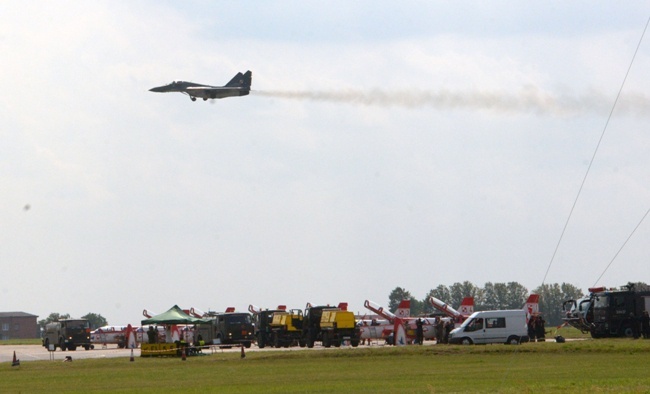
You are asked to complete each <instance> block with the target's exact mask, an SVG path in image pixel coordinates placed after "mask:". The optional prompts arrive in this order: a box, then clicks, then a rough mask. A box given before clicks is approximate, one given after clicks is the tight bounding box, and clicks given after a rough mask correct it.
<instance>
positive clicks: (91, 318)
mask: <svg viewBox="0 0 650 394" xmlns="http://www.w3.org/2000/svg"><path fill="white" fill-rule="evenodd" d="M81 318H82V319H86V320H88V322H90V329H91V330H94V329H96V328H99V327H104V326H107V325H108V321H106V318H105V317H104V316H102V315H100V314H98V313H92V312H89V313H87V314H85V315H84V316H81Z"/></svg>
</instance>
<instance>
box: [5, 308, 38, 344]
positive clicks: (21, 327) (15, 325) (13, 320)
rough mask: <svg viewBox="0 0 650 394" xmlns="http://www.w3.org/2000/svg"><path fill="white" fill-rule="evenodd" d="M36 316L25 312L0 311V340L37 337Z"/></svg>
mask: <svg viewBox="0 0 650 394" xmlns="http://www.w3.org/2000/svg"><path fill="white" fill-rule="evenodd" d="M37 318H38V316H36V315H32V314H30V313H25V312H0V340H3V341H5V340H7V339H25V338H38V337H39V336H40V332H39V328H38V323H37V322H36V319H37Z"/></svg>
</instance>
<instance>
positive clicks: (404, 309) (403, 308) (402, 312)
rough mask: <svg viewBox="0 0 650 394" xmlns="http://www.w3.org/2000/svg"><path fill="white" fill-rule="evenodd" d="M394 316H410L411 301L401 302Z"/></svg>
mask: <svg viewBox="0 0 650 394" xmlns="http://www.w3.org/2000/svg"><path fill="white" fill-rule="evenodd" d="M395 315H397V316H398V317H410V316H411V300H402V301H400V303H399V305H398V306H397V310H395Z"/></svg>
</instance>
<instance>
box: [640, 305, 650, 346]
mask: <svg viewBox="0 0 650 394" xmlns="http://www.w3.org/2000/svg"><path fill="white" fill-rule="evenodd" d="M641 331H642V333H643V339H648V338H650V317H649V316H648V311H643V315H641Z"/></svg>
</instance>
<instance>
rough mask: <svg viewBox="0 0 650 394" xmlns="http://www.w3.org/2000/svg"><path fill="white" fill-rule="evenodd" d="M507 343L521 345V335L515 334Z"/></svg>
mask: <svg viewBox="0 0 650 394" xmlns="http://www.w3.org/2000/svg"><path fill="white" fill-rule="evenodd" d="M506 343H507V344H508V345H519V337H516V336H514V335H513V336H511V337H510V338H508V341H507V342H506Z"/></svg>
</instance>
